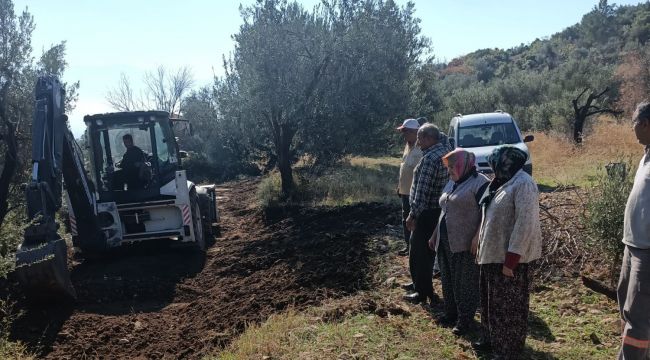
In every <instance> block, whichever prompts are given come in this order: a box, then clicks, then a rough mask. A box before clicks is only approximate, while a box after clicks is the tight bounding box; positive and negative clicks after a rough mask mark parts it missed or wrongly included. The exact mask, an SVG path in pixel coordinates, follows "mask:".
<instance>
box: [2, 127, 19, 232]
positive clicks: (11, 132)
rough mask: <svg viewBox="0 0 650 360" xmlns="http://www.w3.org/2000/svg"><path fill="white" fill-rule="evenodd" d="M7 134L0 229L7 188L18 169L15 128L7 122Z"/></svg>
mask: <svg viewBox="0 0 650 360" xmlns="http://www.w3.org/2000/svg"><path fill="white" fill-rule="evenodd" d="M6 123H7V133H6V134H5V136H3V138H4V141H5V144H6V145H7V152H6V153H5V157H4V167H3V168H2V174H0V227H1V226H2V223H3V222H4V220H5V217H6V216H7V212H8V209H9V187H10V185H11V181H12V179H13V177H14V174H15V173H16V169H17V168H18V146H17V143H16V128H15V126H14V124H12V123H11V122H9V121H7V122H6Z"/></svg>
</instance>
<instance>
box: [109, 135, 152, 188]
mask: <svg viewBox="0 0 650 360" xmlns="http://www.w3.org/2000/svg"><path fill="white" fill-rule="evenodd" d="M122 141H123V142H124V147H125V148H126V152H125V153H124V156H123V157H122V161H120V164H119V167H120V170H117V171H115V173H114V174H113V189H114V190H124V185H125V184H126V186H127V190H138V189H143V188H144V186H145V185H146V182H145V181H144V180H143V179H142V177H141V168H142V166H144V163H145V162H146V161H147V157H146V155H145V153H144V151H142V149H140V148H139V147H137V146H136V145H135V144H133V136H131V134H126V135H124V136H122Z"/></svg>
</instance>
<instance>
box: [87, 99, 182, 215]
mask: <svg viewBox="0 0 650 360" xmlns="http://www.w3.org/2000/svg"><path fill="white" fill-rule="evenodd" d="M84 121H85V123H86V126H87V130H86V131H87V133H86V136H87V139H88V145H89V151H90V160H91V165H92V166H91V167H92V170H91V172H92V178H93V180H94V182H95V184H96V185H97V186H96V188H97V191H98V193H99V200H100V201H115V202H116V203H118V204H119V203H123V202H127V201H128V202H134V201H147V200H153V199H156V198H160V197H161V196H162V195H160V187H161V186H163V185H164V184H166V183H168V182H170V181H172V180H173V179H174V176H175V172H176V170H178V169H180V156H179V150H178V146H177V143H176V138H175V137H174V133H173V131H172V124H171V120H170V118H169V114H168V113H167V112H164V111H136V112H119V113H108V114H97V115H89V116H85V117H84Z"/></svg>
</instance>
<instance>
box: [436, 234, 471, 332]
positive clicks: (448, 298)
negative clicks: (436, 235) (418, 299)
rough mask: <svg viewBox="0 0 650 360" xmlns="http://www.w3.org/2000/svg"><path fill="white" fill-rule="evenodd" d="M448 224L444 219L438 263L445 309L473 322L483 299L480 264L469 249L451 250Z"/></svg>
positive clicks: (460, 322) (453, 315)
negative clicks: (481, 296) (479, 284)
mask: <svg viewBox="0 0 650 360" xmlns="http://www.w3.org/2000/svg"><path fill="white" fill-rule="evenodd" d="M444 224H445V222H444V221H441V222H440V243H439V245H438V265H439V266H440V280H441V283H442V296H443V298H444V299H445V312H446V313H447V316H449V317H458V323H459V324H469V323H471V322H472V320H473V319H474V315H475V314H476V309H477V308H478V305H479V302H480V300H479V299H480V297H479V290H478V275H479V271H478V265H476V262H475V260H474V256H473V255H472V253H471V252H469V251H462V252H458V253H453V252H451V249H450V248H449V238H448V237H447V231H446V230H447V229H446V227H445V226H444Z"/></svg>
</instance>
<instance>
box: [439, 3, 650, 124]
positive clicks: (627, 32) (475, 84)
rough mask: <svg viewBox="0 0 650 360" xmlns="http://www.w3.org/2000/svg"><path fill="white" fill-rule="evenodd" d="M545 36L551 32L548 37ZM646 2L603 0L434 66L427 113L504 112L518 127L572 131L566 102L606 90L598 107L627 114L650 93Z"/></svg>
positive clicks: (649, 6) (648, 5)
mask: <svg viewBox="0 0 650 360" xmlns="http://www.w3.org/2000/svg"><path fill="white" fill-rule="evenodd" d="M549 35H550V34H549ZM649 40H650V2H646V3H644V4H639V5H636V6H615V5H613V4H609V3H608V2H607V1H606V0H603V1H600V2H599V3H598V4H597V5H596V6H595V7H594V9H593V10H592V11H591V12H589V13H587V14H585V15H584V16H583V18H582V20H581V22H580V23H578V24H575V25H573V26H570V27H568V28H566V29H564V30H562V31H560V32H558V33H556V34H552V35H550V36H549V37H547V38H543V39H534V40H533V39H531V42H530V43H529V44H522V45H520V46H517V47H514V48H511V49H481V50H477V51H474V52H472V53H470V54H467V55H465V56H462V57H459V58H456V59H453V60H452V61H450V62H449V63H447V64H439V65H437V66H434V67H432V68H433V69H434V70H433V71H435V73H436V75H437V80H438V81H437V82H436V83H435V85H434V89H435V90H436V95H437V96H438V97H439V99H440V106H439V107H438V109H436V110H434V111H433V114H432V116H433V118H434V119H436V120H438V121H441V122H443V123H444V121H445V119H449V118H450V117H451V116H452V115H453V114H455V113H466V114H469V113H474V112H486V111H494V110H495V109H503V110H505V111H508V112H510V113H512V114H513V115H514V116H515V117H516V118H517V119H518V120H519V122H520V124H522V127H523V128H524V129H531V130H532V129H535V130H543V131H547V130H557V131H560V132H566V131H568V130H570V128H571V121H572V119H573V115H574V113H573V108H572V103H571V100H573V99H575V98H576V97H577V95H578V94H579V93H580V92H582V91H583V90H584V89H589V91H593V92H601V91H603V90H605V89H609V90H608V91H607V92H606V94H605V96H604V97H603V98H602V99H601V101H600V102H599V104H598V105H602V106H604V107H612V108H616V109H620V110H623V111H624V112H625V113H629V112H630V111H631V110H633V106H634V105H635V104H636V103H637V102H638V101H640V100H642V99H643V98H645V97H647V96H648V95H647V94H648V93H649V92H650V60H648V58H650V57H649V56H648V54H650V47H649V42H648V41H649Z"/></svg>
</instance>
